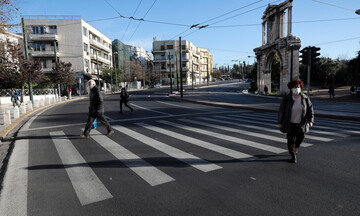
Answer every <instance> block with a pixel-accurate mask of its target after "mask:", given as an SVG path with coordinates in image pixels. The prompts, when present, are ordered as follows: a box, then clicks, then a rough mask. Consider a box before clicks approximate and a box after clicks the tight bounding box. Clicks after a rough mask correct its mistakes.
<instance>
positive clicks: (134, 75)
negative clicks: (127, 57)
mask: <svg viewBox="0 0 360 216" xmlns="http://www.w3.org/2000/svg"><path fill="white" fill-rule="evenodd" d="M143 76H144V75H143V67H142V66H141V64H140V62H138V61H131V62H130V80H131V81H132V82H134V81H137V80H141V79H143Z"/></svg>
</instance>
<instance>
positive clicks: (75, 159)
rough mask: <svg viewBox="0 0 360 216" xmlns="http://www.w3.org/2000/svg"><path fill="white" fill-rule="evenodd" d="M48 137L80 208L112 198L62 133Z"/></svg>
mask: <svg viewBox="0 0 360 216" xmlns="http://www.w3.org/2000/svg"><path fill="white" fill-rule="evenodd" d="M50 136H51V137H52V140H53V142H54V144H55V147H56V150H57V152H58V153H59V156H60V159H61V161H62V163H63V165H64V167H65V170H66V172H67V174H68V176H69V178H70V181H71V184H72V186H73V187H74V190H75V192H76V195H77V197H78V198H79V201H80V203H81V205H82V206H84V205H88V204H91V203H95V202H99V201H102V200H106V199H110V198H112V197H113V196H112V195H111V193H110V192H109V191H108V190H107V189H106V187H105V185H104V184H103V183H102V182H101V180H100V179H99V178H98V177H97V176H96V174H95V173H94V171H93V170H92V169H91V167H90V166H89V165H88V164H87V163H86V161H85V159H84V158H83V157H82V156H81V154H80V153H79V152H78V151H77V150H76V148H75V146H74V145H73V144H72V143H71V142H70V140H69V139H68V138H67V136H66V135H65V133H64V132H63V131H54V132H50Z"/></svg>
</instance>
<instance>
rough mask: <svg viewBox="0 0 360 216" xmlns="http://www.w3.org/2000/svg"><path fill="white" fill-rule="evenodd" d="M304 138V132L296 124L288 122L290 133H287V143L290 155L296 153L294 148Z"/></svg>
mask: <svg viewBox="0 0 360 216" xmlns="http://www.w3.org/2000/svg"><path fill="white" fill-rule="evenodd" d="M304 139H305V133H304V132H303V131H302V129H301V127H299V126H297V124H293V123H291V124H290V133H287V145H288V149H289V153H290V154H291V155H295V154H296V149H297V148H299V147H300V144H301V143H302V142H303V141H304Z"/></svg>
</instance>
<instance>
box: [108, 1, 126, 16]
mask: <svg viewBox="0 0 360 216" xmlns="http://www.w3.org/2000/svg"><path fill="white" fill-rule="evenodd" d="M104 1H105V2H106V3H107V4H108V5H109V6H110V7H111V8H112V9H114V11H116V13H117V14H119V16H120V17H123V15H121V14H120V13H119V11H117V10H116V9H115V8H114V7H113V6H112V5H111V4H110V3H109V2H108V1H107V0H104Z"/></svg>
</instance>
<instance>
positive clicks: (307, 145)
mask: <svg viewBox="0 0 360 216" xmlns="http://www.w3.org/2000/svg"><path fill="white" fill-rule="evenodd" d="M198 119H202V120H206V121H212V122H217V123H224V124H231V125H235V126H238V127H242V126H243V125H242V124H238V123H234V122H229V121H222V120H218V119H211V118H203V117H198ZM197 124H200V125H204V126H207V127H212V128H216V129H220V130H225V131H230V132H235V133H241V134H244V135H247V136H253V137H257V138H262V139H268V140H272V141H277V142H280V143H286V142H287V139H285V138H281V137H276V136H272V135H267V134H263V133H255V132H251V131H246V130H241V129H237V128H230V127H224V126H219V125H212V124H206V123H203V122H198V123H197ZM301 145H302V146H303V147H309V146H312V144H309V143H302V144H301Z"/></svg>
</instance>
